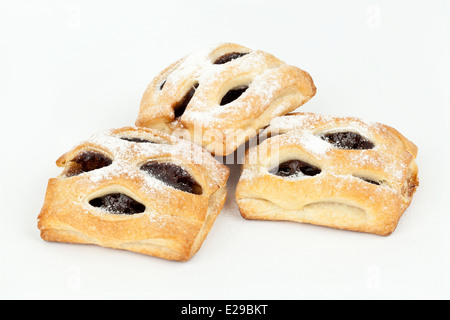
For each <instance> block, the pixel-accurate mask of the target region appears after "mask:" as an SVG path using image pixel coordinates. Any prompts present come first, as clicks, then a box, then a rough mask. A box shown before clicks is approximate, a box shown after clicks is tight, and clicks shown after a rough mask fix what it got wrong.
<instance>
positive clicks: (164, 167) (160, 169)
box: [140, 161, 203, 195]
mask: <svg viewBox="0 0 450 320" xmlns="http://www.w3.org/2000/svg"><path fill="white" fill-rule="evenodd" d="M140 169H141V170H142V171H144V172H146V173H148V174H150V175H151V176H152V177H154V178H156V179H158V180H160V181H162V182H164V183H165V184H167V185H169V186H170V187H172V188H175V189H178V190H181V191H184V192H188V193H192V194H197V195H200V194H202V193H203V189H202V187H201V186H200V185H199V184H198V183H197V182H196V181H195V179H194V178H193V177H192V176H191V175H190V174H189V173H188V172H187V171H186V170H184V169H183V168H181V167H179V166H177V165H175V164H173V163H169V162H158V161H150V162H147V163H145V164H143V165H142V166H141V168H140Z"/></svg>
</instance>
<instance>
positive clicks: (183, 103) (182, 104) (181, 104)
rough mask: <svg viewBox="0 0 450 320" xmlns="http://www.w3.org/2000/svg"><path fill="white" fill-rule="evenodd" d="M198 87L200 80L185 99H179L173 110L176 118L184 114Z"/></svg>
mask: <svg viewBox="0 0 450 320" xmlns="http://www.w3.org/2000/svg"><path fill="white" fill-rule="evenodd" d="M197 88H198V82H197V83H196V84H195V85H194V86H192V88H191V89H189V91H188V92H187V93H186V94H185V95H184V97H183V99H181V100H180V101H178V102H177V103H176V104H175V105H174V106H173V110H174V112H175V118H179V117H181V116H182V115H183V113H184V111H186V107H187V105H188V104H189V102H190V101H191V99H192V97H193V96H194V93H195V89H197Z"/></svg>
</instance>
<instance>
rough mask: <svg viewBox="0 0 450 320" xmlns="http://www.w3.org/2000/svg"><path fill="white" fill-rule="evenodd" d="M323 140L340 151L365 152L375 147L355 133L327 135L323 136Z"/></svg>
mask: <svg viewBox="0 0 450 320" xmlns="http://www.w3.org/2000/svg"><path fill="white" fill-rule="evenodd" d="M321 138H322V139H323V140H325V141H327V142H329V143H331V144H332V145H334V146H335V147H336V148H339V149H348V150H363V149H373V148H374V147H375V145H374V144H373V143H372V142H371V141H369V140H368V139H366V138H364V137H363V136H361V135H360V134H358V133H355V132H334V133H327V134H324V135H322V136H321Z"/></svg>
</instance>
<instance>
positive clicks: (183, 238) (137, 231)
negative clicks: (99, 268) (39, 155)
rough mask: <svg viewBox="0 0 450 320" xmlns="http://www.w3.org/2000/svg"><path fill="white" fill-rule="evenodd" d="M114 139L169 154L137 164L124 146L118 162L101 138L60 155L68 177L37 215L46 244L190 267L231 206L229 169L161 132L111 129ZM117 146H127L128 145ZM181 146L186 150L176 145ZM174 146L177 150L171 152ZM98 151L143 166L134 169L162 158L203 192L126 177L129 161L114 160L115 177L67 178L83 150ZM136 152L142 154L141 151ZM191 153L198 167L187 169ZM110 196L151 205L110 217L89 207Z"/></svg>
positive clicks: (52, 186) (51, 189)
mask: <svg viewBox="0 0 450 320" xmlns="http://www.w3.org/2000/svg"><path fill="white" fill-rule="evenodd" d="M103 133H104V132H102V133H101V134H103ZM110 135H113V136H128V135H130V136H132V137H143V138H150V139H153V140H157V141H158V142H161V143H163V144H164V143H167V145H164V146H162V147H161V148H162V149H163V150H158V151H154V152H153V151H148V150H147V151H146V150H140V151H142V152H140V153H139V156H138V157H137V158H136V157H133V154H130V153H129V152H128V151H129V150H128V147H125V148H124V150H122V151H123V154H121V155H120V156H117V153H116V154H114V152H111V151H113V150H108V148H109V147H110V146H108V147H105V146H106V145H107V144H102V143H103V142H102V141H104V140H105V138H104V137H102V138H101V139H97V140H96V139H95V138H93V139H88V140H86V141H84V142H82V143H81V144H79V145H78V146H76V147H75V148H73V149H72V150H71V151H69V152H67V153H65V154H64V155H63V156H61V157H60V158H59V159H58V160H57V165H58V166H59V167H63V168H65V170H64V171H63V172H62V173H61V174H60V175H59V176H58V177H56V178H51V179H49V182H48V187H47V191H46V195H45V200H44V204H43V207H42V209H41V211H40V214H39V216H38V228H39V230H40V231H41V237H42V239H44V240H46V241H55V242H66V243H83V244H94V245H99V246H103V247H108V248H114V249H124V250H128V251H133V252H137V253H141V254H145V255H150V256H155V257H159V258H163V259H167V260H177V261H187V260H189V259H190V258H192V256H193V255H194V254H195V253H196V252H197V251H198V250H199V248H200V247H201V245H202V243H203V241H204V240H205V238H206V236H207V234H208V233H209V231H210V229H211V227H212V225H213V224H214V221H215V219H216V217H217V215H218V214H219V213H220V211H221V209H222V207H223V205H224V203H225V200H226V196H227V189H226V181H227V179H228V175H229V169H228V168H227V167H226V166H224V165H222V164H220V163H219V162H218V161H217V160H215V159H214V158H213V157H212V156H211V155H210V154H209V153H207V152H205V151H204V150H202V149H201V147H200V146H196V145H194V144H193V143H190V142H188V141H182V140H181V139H177V138H175V137H172V136H169V135H167V134H164V133H162V132H159V131H157V130H153V129H147V128H136V127H125V128H119V129H114V130H111V131H110V133H108V134H107V136H108V137H107V138H108V139H110V138H111V137H110ZM150 139H149V140H150ZM119 143H122V147H123V145H125V143H126V142H119ZM178 143H181V145H179V146H178V145H177V144H178ZM171 144H173V145H171ZM172 146H175V147H177V148H178V147H179V148H178V149H177V150H176V151H173V150H172V149H171V147H172ZM143 148H148V146H146V147H143ZM189 148H192V151H191V150H189ZM92 149H94V150H98V151H101V152H103V153H105V154H109V155H110V156H111V157H112V158H114V157H115V156H116V157H118V158H119V157H121V156H123V157H131V158H132V159H134V160H136V161H137V162H135V163H140V162H141V161H142V160H145V159H146V152H149V153H150V154H152V156H154V155H155V154H158V155H159V156H157V157H156V158H149V159H150V160H156V161H158V160H160V161H169V160H171V161H174V163H177V164H179V165H180V166H181V167H183V166H184V167H185V168H186V169H187V170H188V172H189V173H190V174H191V175H192V176H193V177H194V178H195V180H196V181H197V182H199V183H201V185H202V188H203V193H202V194H200V195H193V194H190V193H187V192H182V191H179V190H176V189H174V188H172V187H169V186H166V185H164V184H163V183H162V182H161V183H160V182H157V181H156V182H155V181H153V180H152V183H151V184H150V185H149V183H148V179H149V178H148V177H147V176H145V174H140V173H138V172H133V173H130V172H127V170H122V171H121V168H122V167H121V166H122V165H123V166H124V167H126V166H128V165H129V164H128V163H127V162H126V161H125V160H123V159H122V160H121V161H122V162H120V161H117V160H118V159H113V164H114V161H117V162H120V163H119V164H117V166H118V167H117V170H116V168H114V167H112V168H110V169H109V170H110V172H106V171H105V172H104V173H101V172H100V171H99V170H102V169H105V168H102V169H98V170H97V172H95V171H92V172H85V173H82V174H80V175H78V176H74V177H70V178H67V177H66V176H65V175H64V172H65V171H66V170H67V164H68V162H70V159H72V158H73V157H74V156H75V155H77V154H79V153H80V152H83V151H84V150H92ZM131 149H135V150H139V146H133V148H131ZM136 152H137V151H136ZM137 153H138V152H137ZM191 153H195V155H193V156H196V157H197V158H196V160H198V161H199V163H188V162H186V161H187V160H186V157H189V156H190V154H191ZM190 160H192V159H190ZM200 161H202V162H200ZM183 162H184V163H183ZM111 166H112V165H111ZM111 166H110V167H111ZM122 169H123V168H122ZM90 174H91V175H90ZM102 175H103V176H104V177H103V176H102ZM68 179H70V181H69V180H68ZM92 181H93V182H92ZM110 193H123V194H125V195H128V196H130V197H131V198H133V199H135V200H137V201H139V202H140V203H142V204H144V205H145V207H146V210H145V212H143V213H139V214H133V215H126V214H112V213H109V212H107V211H105V210H103V209H100V208H94V207H92V206H90V205H89V200H91V199H93V198H95V197H98V196H102V195H106V194H110Z"/></svg>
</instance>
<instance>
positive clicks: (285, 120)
mask: <svg viewBox="0 0 450 320" xmlns="http://www.w3.org/2000/svg"><path fill="white" fill-rule="evenodd" d="M339 128H341V129H342V128H345V129H346V130H347V129H348V130H354V131H356V132H359V133H361V134H362V135H363V136H365V137H367V138H369V139H371V140H373V141H374V142H375V144H376V147H375V148H374V149H373V150H350V151H349V150H339V149H336V148H334V147H332V146H331V147H330V146H329V145H327V144H328V142H326V141H323V140H321V141H319V140H317V139H316V138H318V137H317V136H316V134H320V132H327V131H328V132H329V131H332V130H336V129H339ZM337 131H339V130H337ZM265 134H266V136H267V137H268V139H266V140H264V141H263V142H262V143H261V144H259V145H258V146H256V147H253V148H251V149H249V150H247V152H246V154H245V160H244V164H243V166H242V172H241V177H240V180H239V182H238V185H237V188H236V195H235V197H236V201H237V203H238V207H239V210H240V213H241V215H242V216H243V217H244V218H246V219H257V220H285V221H295V222H301V223H308V224H314V225H320V226H326V227H331V228H337V229H345V230H352V231H358V232H366V233H373V234H377V235H382V236H387V235H390V234H391V233H392V232H393V231H394V230H395V229H396V227H397V225H398V223H399V220H400V218H401V216H402V215H403V213H404V211H405V210H406V209H407V208H408V206H409V205H410V203H411V200H412V197H413V195H414V193H415V191H416V189H417V187H418V185H419V180H418V167H417V164H416V161H415V159H416V157H417V146H416V145H415V144H414V143H412V142H411V141H410V140H408V139H407V138H405V137H404V136H403V135H402V134H401V133H400V132H398V131H397V130H396V129H394V128H392V127H390V126H387V125H384V124H380V123H367V122H364V121H362V120H361V119H358V118H354V117H331V116H325V115H319V114H312V113H292V114H289V115H286V116H283V117H279V118H277V119H275V120H274V121H273V122H272V123H271V125H270V126H269V127H268V128H267V130H266V132H265ZM319 139H320V138H319ZM289 140H291V141H289ZM311 146H313V148H311ZM261 149H263V150H261ZM380 149H381V150H380ZM328 152H330V153H331V154H335V155H334V158H332V160H330V159H328V160H327V161H328V163H329V165H330V166H331V167H330V168H331V170H329V169H327V166H326V165H324V163H325V162H326V161H325V160H323V159H322V158H323V157H325V158H326V157H327V153H328ZM347 152H349V154H350V155H351V157H349V156H346V153H347ZM280 153H281V154H280ZM271 157H273V158H275V159H276V161H278V162H279V163H281V162H283V161H286V160H291V159H298V158H300V159H302V160H303V161H306V162H308V163H310V164H312V165H315V166H322V172H321V173H320V174H319V175H317V176H313V177H303V178H302V179H300V180H295V179H289V178H285V177H279V176H276V175H273V174H271V173H269V172H268V170H269V168H270V167H271V166H273V165H274V163H275V162H276V161H272V162H273V163H271V160H270V158H271ZM350 160H353V161H350ZM324 161H325V162H324ZM333 162H336V164H335V166H336V167H333V166H332V165H331V164H332V163H333ZM330 163H331V164H330ZM352 163H353V164H352ZM336 168H338V169H339V172H333V170H334V169H336ZM360 177H366V178H372V179H379V180H380V181H383V182H382V184H381V185H374V184H370V183H367V182H365V181H363V180H362V179H360Z"/></svg>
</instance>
